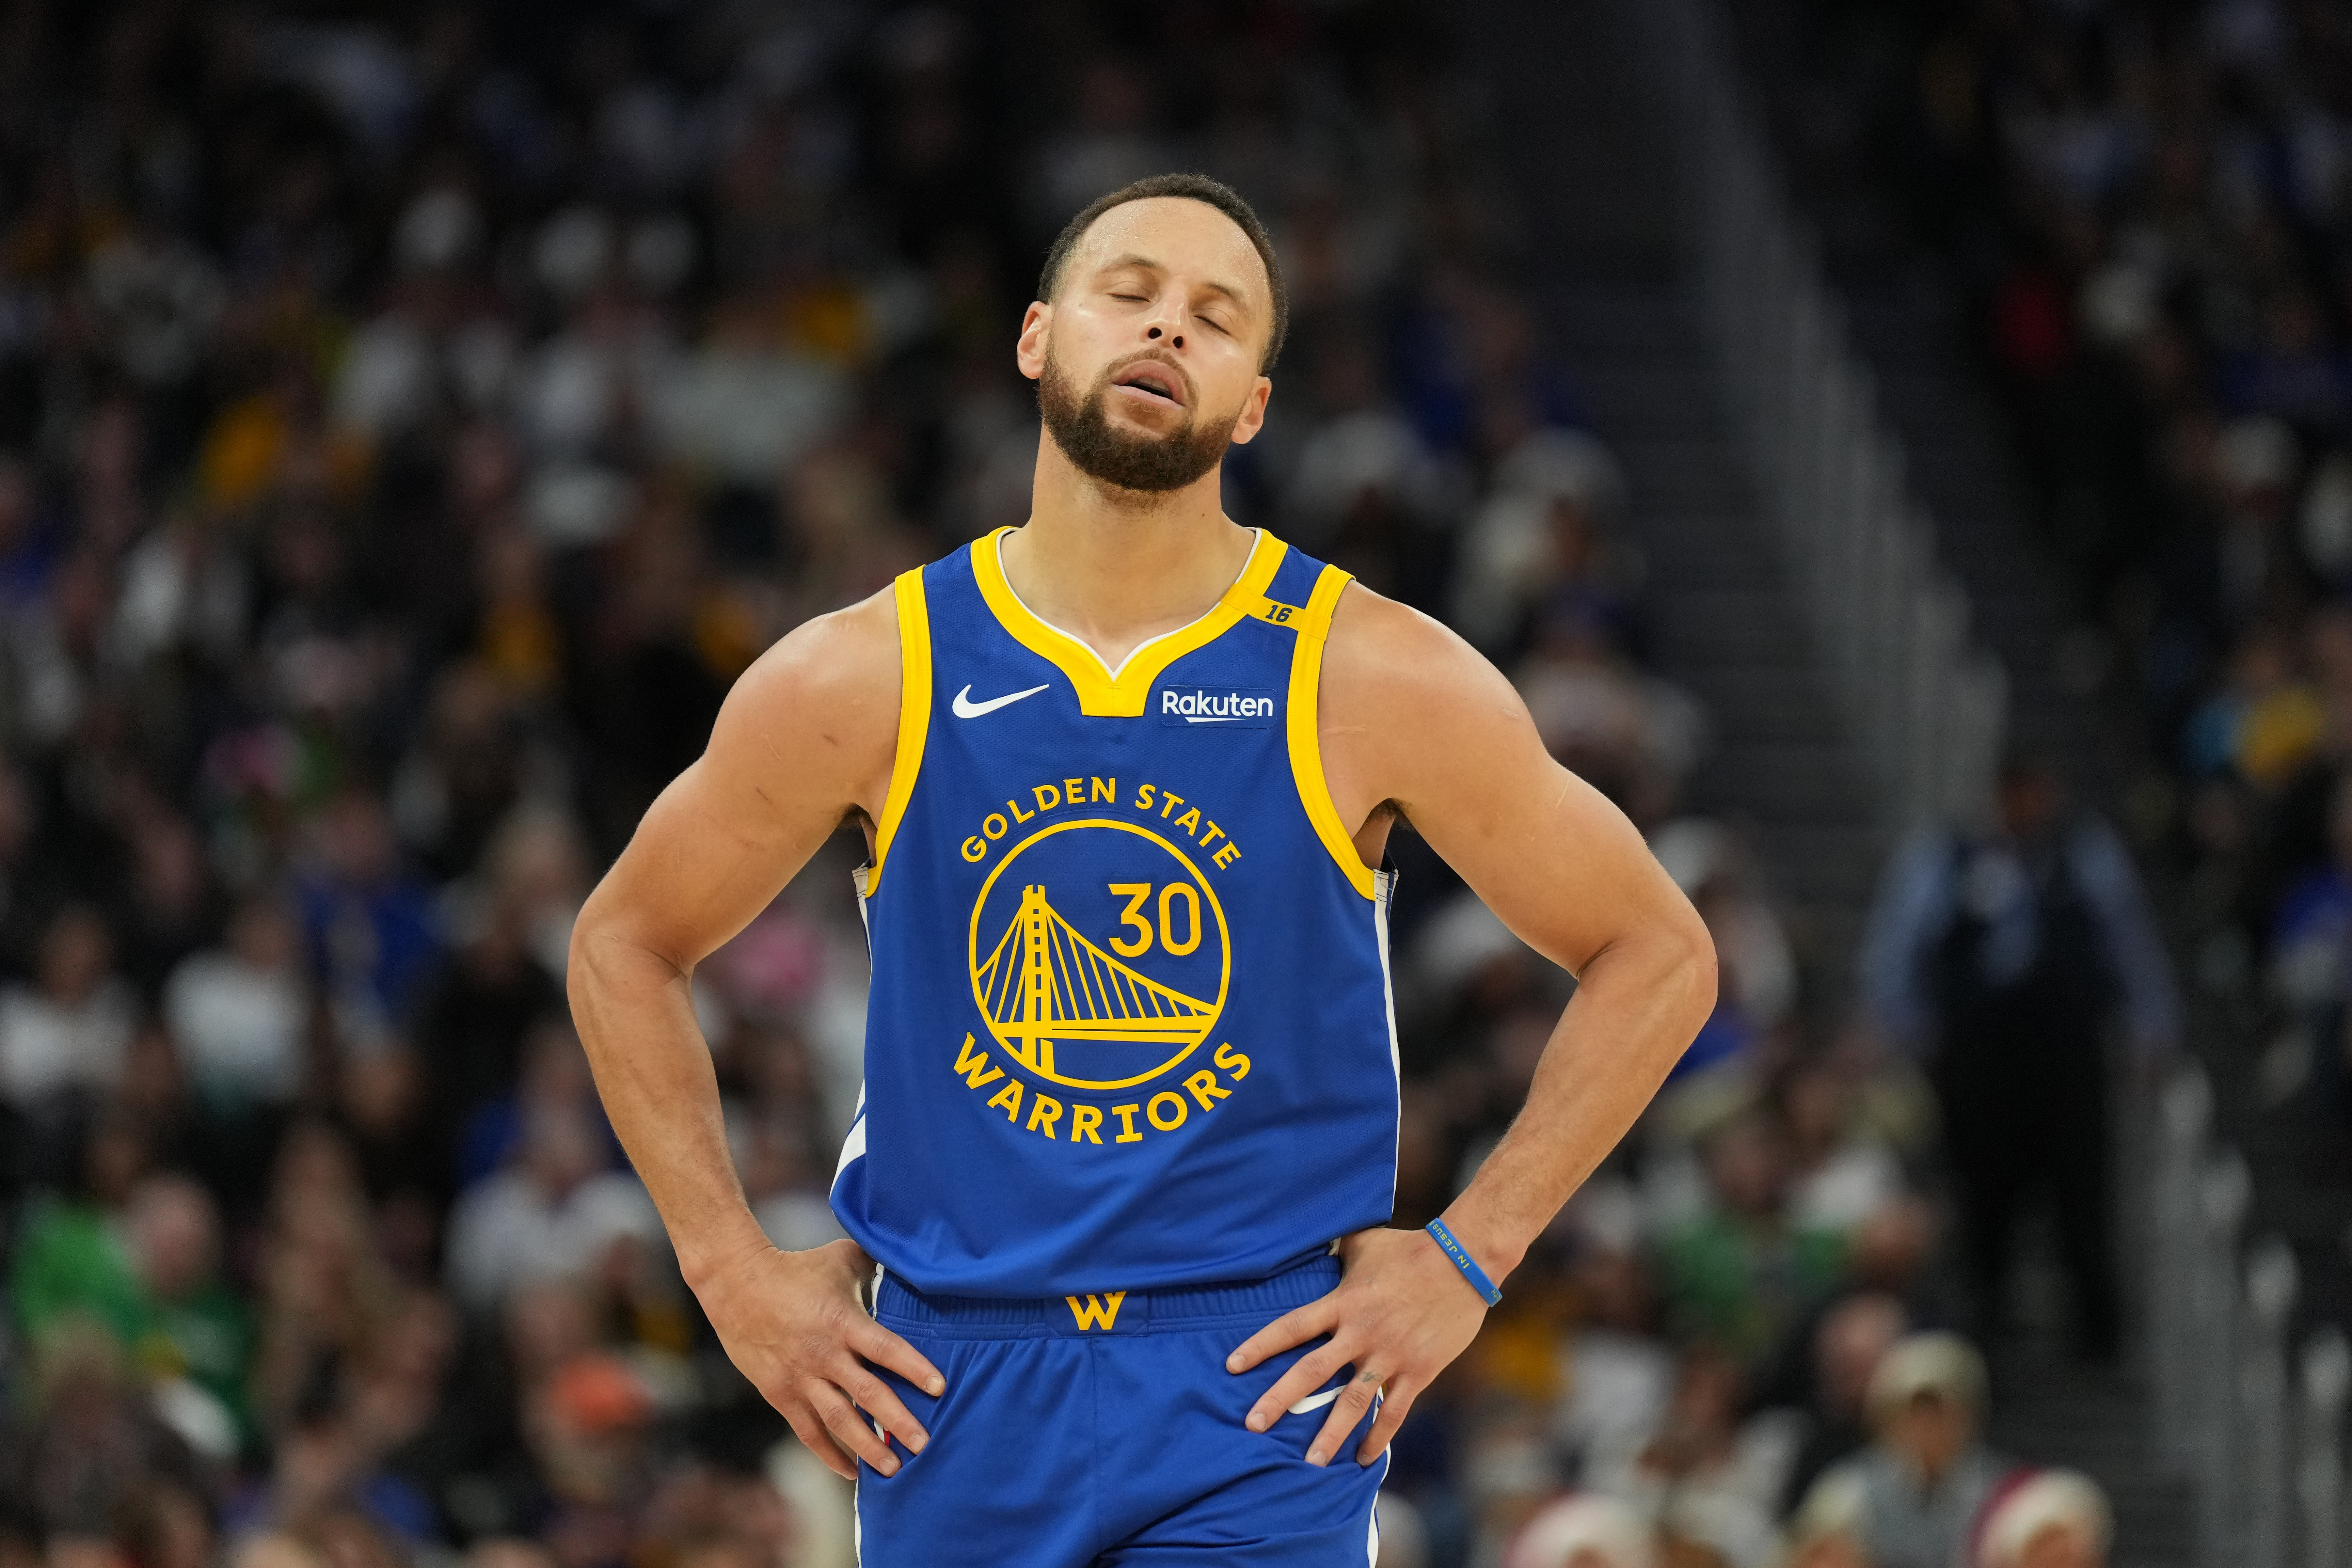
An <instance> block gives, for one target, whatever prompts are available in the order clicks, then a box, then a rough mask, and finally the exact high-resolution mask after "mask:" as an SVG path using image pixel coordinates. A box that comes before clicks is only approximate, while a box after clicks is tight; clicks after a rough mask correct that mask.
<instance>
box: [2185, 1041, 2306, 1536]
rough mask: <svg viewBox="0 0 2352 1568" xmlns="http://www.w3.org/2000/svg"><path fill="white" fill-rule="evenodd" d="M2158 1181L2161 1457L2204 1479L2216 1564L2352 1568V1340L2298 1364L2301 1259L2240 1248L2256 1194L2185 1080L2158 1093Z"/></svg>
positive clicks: (2272, 1241)
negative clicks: (2293, 1340)
mask: <svg viewBox="0 0 2352 1568" xmlns="http://www.w3.org/2000/svg"><path fill="white" fill-rule="evenodd" d="M2154 1109H2155V1115H2154V1117H2153V1119H2152V1120H2153V1121H2154V1126H2153V1128H2152V1129H2151V1130H2150V1137H2149V1143H2148V1148H2149V1151H2150V1152H2149V1160H2148V1167H2147V1180H2146V1181H2145V1182H2143V1183H2141V1184H2139V1191H2140V1192H2141V1194H2143V1199H2142V1201H2143V1202H2144V1203H2145V1204H2146V1205H2147V1207H2146V1209H2145V1211H2144V1213H2145V1216H2146V1223H2147V1244H2148V1245H2147V1328H2148V1336H2147V1352H2148V1375H2149V1382H2150V1384H2151V1387H2152V1392H2153V1394H2154V1396H2155V1397H2154V1404H2155V1413H2156V1431H2155V1434H2154V1436H2155V1447H2156V1449H2157V1452H2158V1455H2159V1456H2161V1457H2162V1458H2165V1459H2166V1460H2167V1461H2168V1463H2170V1464H2171V1465H2172V1466H2174V1467H2176V1468H2179V1470H2181V1471H2184V1472H2186V1473H2187V1474H2188V1476H2189V1477H2190V1478H2191V1479H2193V1480H2194V1481H2195V1483H2196V1485H2195V1497H2196V1521H2197V1528H2196V1544H2197V1562H2198V1563H2200V1564H2202V1565H2203V1568H2352V1533H2347V1520H2346V1506H2347V1500H2352V1485H2347V1473H2346V1455H2345V1436H2344V1423H2345V1416H2346V1413H2347V1405H2352V1342H2347V1340H2346V1338H2345V1336H2344V1334H2343V1332H2342V1331H2340V1330H2338V1329H2336V1328H2333V1327H2326V1328H2321V1329H2319V1330H2317V1331H2314V1332H2313V1333H2312V1334H2310V1335H2309V1336H2308V1337H2307V1338H2305V1341H2304V1342H2303V1344H2302V1346H2301V1349H2300V1352H2299V1353H2296V1354H2292V1355H2291V1354H2290V1351H2289V1340H2288V1335H2289V1333H2290V1331H2292V1328H2293V1325H2294V1313H2295V1305H2296V1300H2297V1298H2298V1296H2299V1294H2300V1292H2301V1279H2300V1274H2301V1270H2300V1268H2299V1266H2298V1265H2297V1263H2296V1260H2295V1255H2294V1250H2293V1249H2292V1248H2291V1247H2288V1246H2287V1244H2286V1243H2285V1242H2284V1241H2282V1240H2280V1239H2279V1238H2277V1237H2263V1239H2261V1240H2260V1241H2257V1242H2256V1243H2254V1244H2253V1245H2252V1247H2244V1248H2243V1249H2242V1247H2241V1243H2242V1238H2243V1235H2244V1231H2245V1226H2246V1219H2247V1216H2248V1215H2249V1213H2250V1212H2251V1210H2252V1198H2253V1183H2252V1179H2251V1177H2250V1174H2249V1173H2248V1171H2247V1169H2246V1163H2245V1162H2244V1161H2243V1160H2242V1159H2241V1158H2240V1157H2239V1156H2238V1154H2237V1153H2236V1152H2234V1151H2232V1150H2231V1149H2230V1148H2228V1147H2227V1146H2226V1145H2223V1144H2220V1143H2218V1142H2215V1140H2214V1138H2213V1090H2212V1087H2211V1085H2210V1083H2209V1082H2208V1080H2207V1079H2206V1077H2205V1074H2204V1073H2203V1071H2202V1070H2201V1069H2200V1068H2195V1067H2185V1068H2180V1069H2179V1070H2178V1071H2177V1072H2175V1074H2174V1075H2173V1076H2172V1078H2171V1079H2169V1080H2168V1081H2167V1082H2166V1083H2165V1085H2164V1086H2163V1088H2162V1089H2161V1090H2160V1092H2159V1093H2158V1095H2157V1097H2156V1104H2155V1108H2154Z"/></svg>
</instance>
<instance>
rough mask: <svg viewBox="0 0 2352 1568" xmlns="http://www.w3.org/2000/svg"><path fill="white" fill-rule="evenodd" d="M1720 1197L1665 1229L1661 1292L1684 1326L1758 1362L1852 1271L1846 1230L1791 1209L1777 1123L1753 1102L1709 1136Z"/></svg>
mask: <svg viewBox="0 0 2352 1568" xmlns="http://www.w3.org/2000/svg"><path fill="white" fill-rule="evenodd" d="M1706 1171H1707V1178H1708V1186H1709V1188H1710V1189H1711V1193H1712V1201H1711V1202H1710V1203H1709V1204H1708V1205H1707V1206H1706V1208H1705V1209H1704V1210H1702V1211H1701V1212H1700V1213H1698V1214H1697V1215H1694V1216H1692V1217H1691V1218H1690V1219H1688V1220H1686V1221H1685V1222H1683V1223H1682V1224H1680V1225H1677V1226H1673V1227H1672V1228H1670V1229H1669V1230H1667V1232H1666V1233H1665V1234H1664V1236H1663V1237H1660V1238H1659V1242H1658V1247H1657V1258H1656V1262H1657V1272H1658V1287H1659V1293H1660V1296H1661V1297H1662V1299H1663V1300H1664V1304H1665V1308H1666V1316H1667V1318H1668V1320H1669V1321H1670V1324H1671V1326H1672V1327H1673V1329H1674V1330H1675V1332H1676V1333H1677V1334H1678V1335H1681V1336H1683V1337H1686V1338H1695V1339H1700V1340H1705V1341H1706V1342H1709V1343H1711V1344H1714V1345H1716V1346H1717V1347H1718V1348H1720V1349H1722V1350H1723V1351H1725V1352H1727V1353H1728V1354H1729V1355H1730V1356H1731V1357H1732V1358H1733V1359H1734V1360H1735V1361H1736V1362H1738V1363H1741V1364H1742V1365H1744V1366H1748V1367H1750V1368H1753V1367H1754V1366H1755V1365H1756V1364H1757V1363H1758V1362H1759V1361H1760V1360H1761V1359H1762V1358H1763V1357H1764V1356H1766V1355H1767V1354H1769V1352H1771V1350H1772V1349H1773V1347H1774V1346H1776V1345H1777V1344H1779V1343H1780V1340H1781V1338H1782V1336H1783V1335H1784V1334H1786V1333H1787V1331H1789V1328H1790V1325H1791V1324H1793V1323H1794V1322H1795V1321H1797V1318H1798V1316H1799V1315H1800V1314H1801V1313H1802V1312H1803V1311H1804V1310H1806V1309H1807V1308H1808V1307H1810V1306H1811V1305H1812V1304H1813V1303H1814V1302H1816V1301H1819V1300H1822V1298H1823V1297H1825V1296H1826V1295H1828V1294H1829V1292H1830V1290H1831V1289H1832V1288H1833V1287H1835V1286H1836V1284H1837V1282H1838V1281H1839V1279H1841V1278H1842V1277H1843V1274H1844V1271H1845V1238H1844V1237H1843V1236H1842V1235H1840V1234H1839V1233H1838V1232H1836V1231H1832V1230H1825V1229H1821V1228H1817V1227H1814V1226H1802V1225H1797V1224H1793V1223H1791V1222H1790V1219H1789V1216H1788V1212H1787V1211H1788V1205H1787V1203H1786V1197H1787V1188H1788V1155H1787V1148H1786V1141H1785V1139H1784V1137H1783V1135H1782V1133H1781V1131H1780V1126H1779V1124H1778V1123H1776V1122H1774V1121H1772V1120H1770V1118H1769V1117H1768V1116H1766V1115H1765V1114H1763V1113H1762V1112H1751V1113H1749V1114H1748V1115H1745V1116H1742V1117H1740V1118H1738V1120H1737V1121H1732V1122H1731V1123H1729V1124H1728V1125H1727V1126H1726V1127H1724V1128H1722V1129H1721V1130H1720V1131H1717V1133H1716V1134H1715V1135H1714V1136H1713V1137H1712V1138H1711V1139H1709V1140H1708V1142H1707V1145H1706Z"/></svg>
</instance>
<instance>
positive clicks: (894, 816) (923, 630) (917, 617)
mask: <svg viewBox="0 0 2352 1568" xmlns="http://www.w3.org/2000/svg"><path fill="white" fill-rule="evenodd" d="M891 590H892V594H893V595H894V596H895V597H896V598H897V600H898V755H897V756H896V757H894V758H893V759H892V760H891V763H890V793H889V795H887V796H886V797H885V798H884V800H883V802H882V820H881V821H880V822H877V823H876V824H875V825H874V868H873V869H872V870H871V871H869V872H867V873H866V886H865V888H864V889H862V891H863V892H864V893H865V894H866V897H867V898H869V899H870V898H872V897H873V896H874V892H875V889H877V888H879V887H880V886H881V885H882V868H883V866H884V865H885V864H886V863H887V862H888V860H889V858H890V840H891V839H892V838H894V837H898V820H899V818H901V817H903V816H906V815H907V802H908V798H909V797H911V796H912V795H914V793H915V778H916V775H917V774H919V773H921V772H922V771H923V737H925V736H926V735H928V734H929V733H930V732H931V617H930V613H929V609H928V607H927V606H926V605H925V604H924V602H923V569H922V568H921V567H919V566H918V567H916V568H915V569H914V570H912V571H909V572H901V573H900V574H898V582H896V583H895V584H892V585H891Z"/></svg>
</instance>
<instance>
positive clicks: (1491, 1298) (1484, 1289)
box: [1425, 1219, 1503, 1307]
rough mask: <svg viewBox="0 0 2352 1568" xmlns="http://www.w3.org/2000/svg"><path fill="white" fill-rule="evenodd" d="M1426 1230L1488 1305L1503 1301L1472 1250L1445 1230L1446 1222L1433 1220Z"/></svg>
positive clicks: (1500, 1292) (1501, 1295) (1501, 1294)
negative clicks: (1473, 1255)
mask: <svg viewBox="0 0 2352 1568" xmlns="http://www.w3.org/2000/svg"><path fill="white" fill-rule="evenodd" d="M1425 1228H1426V1229H1427V1230H1428V1232H1429V1234H1430V1236H1431V1237H1432V1238H1433V1240H1435V1241H1436V1243H1437V1245H1438V1246H1439V1247H1442V1248H1444V1252H1445V1256H1446V1257H1448V1258H1452V1259H1453V1260H1454V1268H1459V1269H1460V1270H1462V1278H1464V1279H1467V1280H1468V1281H1470V1289H1473V1290H1475V1291H1477V1292H1478V1294H1480V1295H1481V1296H1484V1297H1485V1298H1486V1305H1488V1306H1489V1307H1491V1306H1493V1305H1494V1304H1495V1303H1496V1302H1497V1301H1499V1300H1502V1299H1503V1293H1502V1291H1500V1290H1498V1289H1496V1288H1495V1282H1494V1281H1493V1280H1492V1279H1487V1278H1486V1270H1485V1269H1483V1268H1479V1267H1478V1260H1477V1259H1476V1258H1473V1257H1471V1256H1470V1249H1469V1248H1468V1247H1465V1246H1463V1245H1462V1244H1461V1243H1460V1242H1458V1241H1456V1240H1454V1233H1453V1232H1452V1231H1450V1230H1448V1229H1446V1228H1445V1222H1444V1220H1442V1219H1433V1220H1431V1221H1430V1222H1429V1224H1428V1226H1426V1227H1425Z"/></svg>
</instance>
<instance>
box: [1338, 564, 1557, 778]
mask: <svg viewBox="0 0 2352 1568" xmlns="http://www.w3.org/2000/svg"><path fill="white" fill-rule="evenodd" d="M1321 709H1322V719H1323V722H1322V728H1323V730H1324V731H1325V732H1326V733H1327V734H1328V733H1333V732H1337V731H1342V730H1347V729H1351V728H1354V727H1356V726H1358V725H1365V726H1369V727H1370V728H1372V729H1375V730H1378V731H1384V732H1387V733H1389V734H1391V735H1394V736H1396V737H1397V738H1398V739H1399V740H1400V741H1402V742H1403V743H1404V744H1406V745H1409V746H1410V745H1415V744H1419V743H1422V742H1426V741H1428V740H1432V739H1436V738H1439V737H1440V736H1441V735H1443V734H1445V733H1454V734H1457V735H1459V734H1465V733H1468V732H1473V731H1478V730H1480V729H1482V728H1486V727H1489V726H1497V725H1499V726H1502V727H1504V728H1506V729H1509V730H1513V731H1516V730H1517V728H1518V727H1519V726H1523V725H1527V724H1528V718H1527V707H1526V705H1525V704H1524V703H1522V702H1521V701H1520V700H1519V695H1518V692H1517V690H1516V689H1513V688H1512V686H1511V683H1510V682H1509V681H1508V680H1507V679H1504V677H1503V673H1502V671H1500V670H1498V669H1496V668H1495V667H1494V665H1493V664H1492V663H1490V662H1489V661H1488V660H1487V658H1486V656H1485V655H1484V654H1481V653H1480V652H1479V651H1478V650H1477V649H1476V648H1474V647H1471V646H1470V645H1469V644H1468V643H1466V642H1465V641H1463V639H1462V638H1461V637H1460V636H1459V635H1458V634H1456V633H1455V632H1454V631H1453V630H1452V629H1451V628H1450V627H1448V626H1444V625H1443V624H1442V623H1440V622H1438V621H1437V620H1435V619H1433V618H1432V617H1431V616H1425V615H1423V613H1422V612H1421V611H1419V610H1416V609H1414V608H1412V606H1411V605H1402V604H1399V603H1398V602H1397V601H1396V600H1394V599H1391V598H1388V597H1385V596H1384V595H1380V594H1376V593H1374V592H1372V591H1371V590H1370V589H1369V588H1367V587H1365V586H1363V585H1362V584H1360V583H1350V584H1349V585H1348V588H1347V591H1346V592H1345V593H1344V594H1342V595H1340V597H1339V607H1338V609H1337V611H1336V613H1335V614H1334V615H1333V616H1332V617H1331V632H1330V638H1329V640H1328V643H1326V645H1325V647H1324V650H1323V679H1322V704H1321ZM1532 736H1533V731H1532V727H1529V729H1528V738H1529V739H1532Z"/></svg>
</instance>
